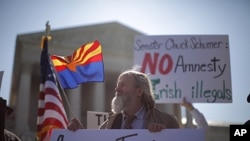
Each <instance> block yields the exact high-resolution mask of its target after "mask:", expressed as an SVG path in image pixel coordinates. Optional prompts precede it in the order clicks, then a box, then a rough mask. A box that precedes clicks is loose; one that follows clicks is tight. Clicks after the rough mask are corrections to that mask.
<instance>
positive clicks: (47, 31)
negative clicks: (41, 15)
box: [45, 21, 75, 117]
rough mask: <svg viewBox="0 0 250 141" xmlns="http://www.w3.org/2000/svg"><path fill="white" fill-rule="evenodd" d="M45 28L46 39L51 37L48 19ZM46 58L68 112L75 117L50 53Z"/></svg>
mask: <svg viewBox="0 0 250 141" xmlns="http://www.w3.org/2000/svg"><path fill="white" fill-rule="evenodd" d="M45 26H46V29H45V37H46V38H47V39H48V41H49V40H50V39H51V36H50V35H49V33H50V25H49V21H47V22H46V25H45ZM48 60H49V63H50V66H51V68H52V71H53V73H54V74H55V80H56V82H57V84H58V85H59V88H60V89H61V91H62V93H63V97H64V98H65V101H66V103H67V105H68V108H69V112H70V114H71V115H72V116H73V117H75V114H74V113H73V110H72V107H71V106H70V102H69V99H68V98H67V96H66V93H65V91H64V89H63V88H62V86H61V84H60V81H58V74H57V72H56V71H55V67H54V65H53V64H52V61H51V58H50V54H48Z"/></svg>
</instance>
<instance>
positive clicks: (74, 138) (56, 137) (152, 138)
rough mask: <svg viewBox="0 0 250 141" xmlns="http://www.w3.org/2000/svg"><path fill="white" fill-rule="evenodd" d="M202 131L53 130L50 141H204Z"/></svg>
mask: <svg viewBox="0 0 250 141" xmlns="http://www.w3.org/2000/svg"><path fill="white" fill-rule="evenodd" d="M204 140H205V132H204V130H203V129H195V128H194V129H165V130H162V131H161V132H156V133H151V132H149V131H148V130H147V129H137V130H135V129H132V130H126V129H125V130H122V129H111V130H108V129H107V130H96V129H92V130H90V129H81V130H77V131H76V132H72V131H69V130H65V129H54V130H53V131H52V135H51V138H50V141H204Z"/></svg>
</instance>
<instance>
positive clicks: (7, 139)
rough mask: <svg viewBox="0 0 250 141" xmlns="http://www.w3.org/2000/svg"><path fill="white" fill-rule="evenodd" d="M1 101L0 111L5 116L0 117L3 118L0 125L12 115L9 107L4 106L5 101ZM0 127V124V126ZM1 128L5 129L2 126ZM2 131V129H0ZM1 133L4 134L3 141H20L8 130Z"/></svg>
mask: <svg viewBox="0 0 250 141" xmlns="http://www.w3.org/2000/svg"><path fill="white" fill-rule="evenodd" d="M0 100H1V111H4V113H5V114H3V115H1V116H4V117H1V120H3V121H1V123H3V124H5V119H6V118H7V117H8V116H9V115H11V114H12V113H13V111H14V110H13V109H12V108H11V107H9V106H6V104H5V103H6V100H5V99H3V98H0ZM1 125H2V124H1ZM3 127H5V126H4V125H3ZM1 129H2V127H1ZM3 133H4V135H3V136H4V137H3V138H4V141H21V139H20V138H19V137H18V136H17V135H16V134H15V133H13V132H12V131H10V130H8V129H5V128H4V129H3Z"/></svg>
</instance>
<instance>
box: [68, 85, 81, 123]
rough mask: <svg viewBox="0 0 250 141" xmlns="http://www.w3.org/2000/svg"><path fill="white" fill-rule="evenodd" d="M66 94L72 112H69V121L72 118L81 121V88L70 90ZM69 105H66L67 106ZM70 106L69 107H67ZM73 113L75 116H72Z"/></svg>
mask: <svg viewBox="0 0 250 141" xmlns="http://www.w3.org/2000/svg"><path fill="white" fill-rule="evenodd" d="M67 92H68V93H67V94H66V95H67V96H68V97H69V103H70V105H69V106H70V107H69V108H70V109H69V110H72V111H69V112H68V114H69V116H70V117H69V119H71V118H72V116H76V117H77V118H78V119H80V120H81V110H82V109H81V101H82V100H81V87H77V88H75V89H69V90H68V91H67ZM66 104H67V103H65V105H66ZM67 106H68V105H67ZM71 112H73V114H74V115H71Z"/></svg>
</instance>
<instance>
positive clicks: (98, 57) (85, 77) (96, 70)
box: [51, 40, 104, 89]
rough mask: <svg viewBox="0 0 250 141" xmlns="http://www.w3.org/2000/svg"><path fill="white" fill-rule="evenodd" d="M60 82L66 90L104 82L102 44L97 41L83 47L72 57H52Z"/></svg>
mask: <svg viewBox="0 0 250 141" xmlns="http://www.w3.org/2000/svg"><path fill="white" fill-rule="evenodd" d="M51 60H52V62H53V64H54V67H55V71H56V72H57V76H58V80H59V82H60V84H61V86H62V87H63V88H65V89H72V88H76V87H78V85H80V84H81V83H84V82H103V81H104V65H103V58H102V48H101V44H100V43H99V42H98V41H97V40H96V41H94V42H92V43H88V44H85V45H82V46H81V47H80V48H78V49H77V50H76V51H74V52H73V54H72V55H70V56H57V55H52V56H51Z"/></svg>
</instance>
